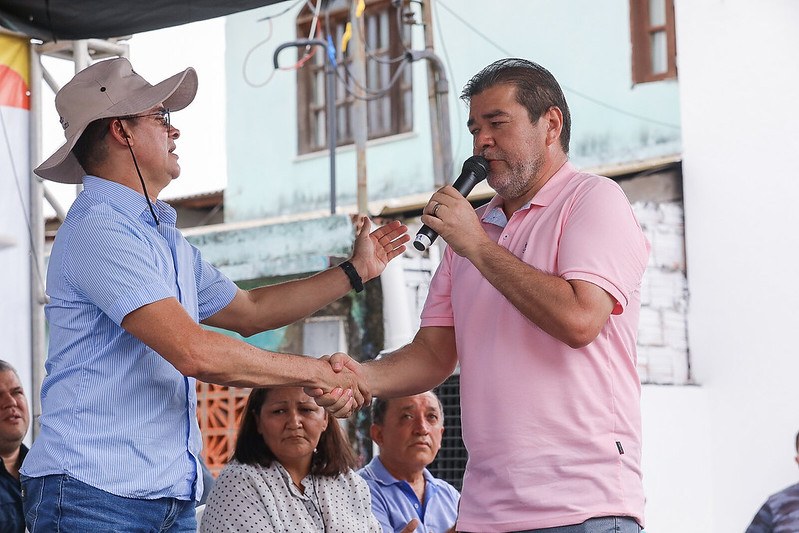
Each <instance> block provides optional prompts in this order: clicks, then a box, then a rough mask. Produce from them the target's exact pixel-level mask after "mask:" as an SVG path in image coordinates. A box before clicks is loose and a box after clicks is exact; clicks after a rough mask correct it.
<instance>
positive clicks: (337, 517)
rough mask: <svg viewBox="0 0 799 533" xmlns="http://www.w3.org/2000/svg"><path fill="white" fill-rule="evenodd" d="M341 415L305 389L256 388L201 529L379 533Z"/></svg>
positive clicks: (220, 474) (249, 399) (209, 503)
mask: <svg viewBox="0 0 799 533" xmlns="http://www.w3.org/2000/svg"><path fill="white" fill-rule="evenodd" d="M354 466H355V456H354V454H353V452H352V450H351V449H350V447H349V445H348V443H347V440H346V437H345V435H344V433H343V432H342V431H341V428H340V427H339V425H338V422H337V421H336V419H335V418H332V417H331V418H328V416H327V413H326V412H325V410H324V409H322V408H321V407H319V406H317V405H316V403H314V401H313V399H312V398H311V397H310V396H308V395H307V394H305V393H304V392H303V390H302V388H300V387H291V388H265V389H253V391H252V392H251V393H250V396H249V398H248V399H247V406H246V410H245V412H244V415H243V416H242V421H241V425H240V427H239V434H238V438H237V441H236V450H235V452H234V454H233V459H232V460H231V461H230V463H228V464H227V466H225V468H224V469H223V470H222V471H221V472H220V473H219V477H218V478H217V480H216V483H214V488H213V489H212V490H211V494H210V495H209V497H208V503H207V505H206V508H205V512H204V513H203V515H202V521H201V523H200V531H201V532H216V531H238V532H246V531H253V532H255V531H258V532H261V531H280V532H283V531H292V532H295V531H296V532H308V533H311V532H317V531H318V532H325V533H334V532H341V533H344V532H346V533H350V532H376V533H377V532H380V531H381V528H380V524H379V523H378V522H377V519H376V518H375V517H374V516H373V515H372V511H371V496H370V494H369V488H368V487H367V485H366V482H365V481H364V480H363V479H362V478H361V477H360V476H359V475H358V474H355V473H354V472H353V470H352V468H353V467H354Z"/></svg>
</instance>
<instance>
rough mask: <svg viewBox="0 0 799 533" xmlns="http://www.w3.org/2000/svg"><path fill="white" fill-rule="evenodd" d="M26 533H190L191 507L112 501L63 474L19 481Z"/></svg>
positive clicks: (162, 501) (161, 501)
mask: <svg viewBox="0 0 799 533" xmlns="http://www.w3.org/2000/svg"><path fill="white" fill-rule="evenodd" d="M22 490H23V494H24V496H23V503H22V507H23V509H24V511H25V524H26V525H27V527H28V531H29V532H30V533H56V532H58V533H72V532H81V533H82V532H85V531H96V532H100V531H102V532H106V531H109V532H110V531H113V532H119V533H164V532H169V533H195V532H196V531H197V520H196V519H195V518H194V502H192V501H184V500H177V499H175V498H159V499H157V500H139V499H135V498H123V497H121V496H115V495H113V494H110V493H108V492H105V491H103V490H100V489H96V488H94V487H92V486H90V485H87V484H86V483H82V482H80V481H78V480H77V479H74V478H71V477H69V476H66V475H53V476H44V477H32V478H29V477H25V476H22Z"/></svg>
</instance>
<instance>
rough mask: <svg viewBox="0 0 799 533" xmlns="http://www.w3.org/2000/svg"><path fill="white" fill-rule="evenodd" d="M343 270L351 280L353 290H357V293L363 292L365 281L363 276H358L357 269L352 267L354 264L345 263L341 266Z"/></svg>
mask: <svg viewBox="0 0 799 533" xmlns="http://www.w3.org/2000/svg"><path fill="white" fill-rule="evenodd" d="M339 266H340V267H341V270H343V271H344V273H345V274H346V275H347V277H348V278H350V285H352V288H353V289H355V292H361V291H362V290H363V280H362V279H361V276H359V275H358V271H357V270H355V267H354V266H352V263H350V262H349V261H344V262H343V263H341V264H340V265H339Z"/></svg>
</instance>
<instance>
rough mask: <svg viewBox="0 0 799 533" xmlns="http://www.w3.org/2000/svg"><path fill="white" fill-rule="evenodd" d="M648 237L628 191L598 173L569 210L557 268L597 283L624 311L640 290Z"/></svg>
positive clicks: (572, 277) (618, 311) (566, 276)
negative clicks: (634, 294)
mask: <svg viewBox="0 0 799 533" xmlns="http://www.w3.org/2000/svg"><path fill="white" fill-rule="evenodd" d="M649 248H650V246H649V242H648V241H647V240H646V237H645V236H644V234H643V232H642V231H641V227H640V225H639V224H638V221H637V220H636V218H635V214H634V213H633V210H632V206H631V205H630V202H629V201H628V200H627V197H626V196H625V194H624V191H622V190H621V188H620V187H619V186H618V185H617V184H616V183H614V182H613V181H611V180H609V179H605V178H598V179H595V180H592V181H588V182H586V183H584V184H583V185H582V186H581V190H580V191H579V192H578V194H577V195H576V196H575V198H574V201H573V203H572V205H571V206H570V209H569V214H568V218H567V220H566V222H565V225H564V228H563V234H562V236H561V240H560V245H559V248H558V273H559V275H560V276H561V277H563V278H564V279H566V280H575V279H576V280H583V281H587V282H590V283H593V284H595V285H598V286H599V287H601V288H602V289H604V290H605V291H607V292H608V293H609V294H610V295H611V296H613V298H614V299H615V300H616V302H617V305H616V307H615V309H614V310H613V314H621V312H622V311H623V309H624V307H625V306H626V305H627V303H628V302H629V300H630V295H631V294H632V292H633V291H636V290H639V288H640V282H641V277H642V276H643V272H644V270H645V269H646V263H647V261H648V258H649Z"/></svg>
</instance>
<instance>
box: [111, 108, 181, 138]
mask: <svg viewBox="0 0 799 533" xmlns="http://www.w3.org/2000/svg"><path fill="white" fill-rule="evenodd" d="M144 117H158V119H159V120H158V121H159V122H160V123H161V125H162V126H163V127H165V128H166V131H167V132H169V131H171V130H172V122H171V121H170V118H169V109H162V110H160V111H156V112H155V113H146V114H144V115H129V116H127V117H121V118H123V119H127V118H144Z"/></svg>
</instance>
